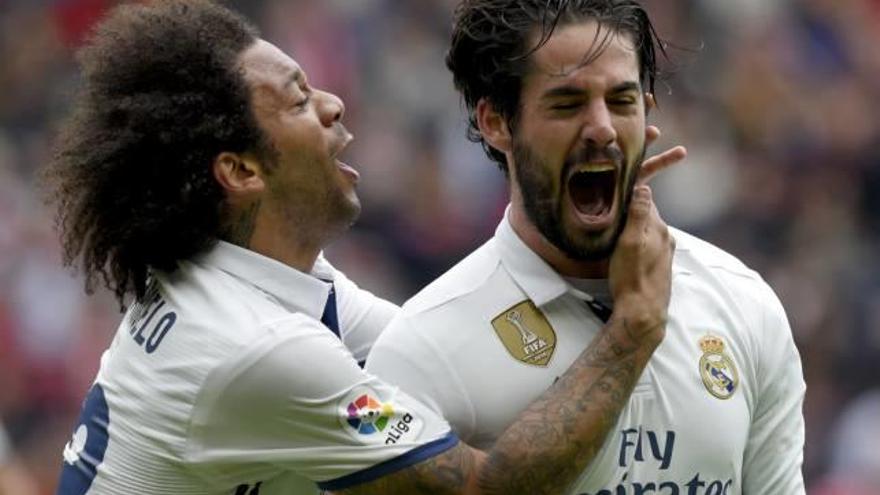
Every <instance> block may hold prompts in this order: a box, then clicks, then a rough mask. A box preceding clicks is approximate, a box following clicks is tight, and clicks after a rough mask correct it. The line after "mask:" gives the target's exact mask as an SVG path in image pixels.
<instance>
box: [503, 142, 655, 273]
mask: <svg viewBox="0 0 880 495" xmlns="http://www.w3.org/2000/svg"><path fill="white" fill-rule="evenodd" d="M645 152H646V149H645V148H644V147H642V151H641V153H640V154H639V157H638V158H637V159H636V161H635V163H634V164H633V165H632V167H630V169H629V170H631V172H630V176H629V177H627V178H626V181H627V182H626V184H625V185H624V187H625V189H624V192H625V193H624V195H623V198H622V199H623V201H621V205H620V206H618V210H619V211H618V214H617V216H616V219H615V223H614V225H612V226H611V227H609V228H611V229H613V234H612V235H611V237H609V238H608V239H607V240H605V241H604V242H603V241H601V237H603V236H604V235H605V233H606V231H602V232H599V233H597V234H595V235H590V236H589V237H590V238H591V241H588V244H589V245H585V243H583V242H579V241H578V240H577V239H574V238H573V236H571V235H569V233H567V232H566V231H565V225H564V223H563V215H562V202H563V197H562V195H563V194H565V189H566V187H567V186H566V185H565V184H563V183H561V182H560V183H559V185H558V189H556V190H558V191H559V194H558V195H555V194H554V189H555V188H554V183H555V182H559V181H561V180H562V178H563V177H566V176H567V175H568V174H567V169H568V167H569V166H568V165H566V166H564V167H563V168H564V170H562V172H561V174H560V175H559V176H557V177H553V176H551V174H550V172H549V170H550V169H549V168H548V167H546V166H545V164H544V163H542V162H541V159H540V158H538V156H537V154H535V153H534V152H533V151H532V149H531V148H530V147H529V146H528V145H525V144H523V143H521V142H520V141H519V140H514V143H513V156H514V160H515V163H516V171H517V173H516V174H514V175H515V179H514V180H516V183H517V186H518V187H519V190H520V193H521V195H522V200H523V208H524V209H525V213H526V216H527V217H528V218H529V220H530V221H531V222H532V223H533V224H534V225H535V227H536V228H537V229H538V231H539V232H540V233H541V235H542V236H544V238H545V239H547V241H549V242H550V243H551V244H552V245H553V246H555V247H556V248H557V249H559V250H560V251H562V252H563V253H564V254H565V255H566V256H568V257H569V258H571V259H573V260H576V261H602V260H605V259H607V258H609V257H610V256H611V253H612V252H613V251H614V247H615V246H616V245H617V239H618V238H619V237H620V234H621V232H623V228H624V227H625V226H626V219H627V216H628V214H629V205H630V201H631V200H632V193H633V189H634V187H635V182H636V178H637V177H638V170H639V168H640V167H641V164H642V162H643V161H644V158H645ZM624 168H625V167H624ZM625 171H626V170H621V173H624V172H625ZM614 194H615V196H616V195H617V194H618V193H617V191H615V193H614Z"/></svg>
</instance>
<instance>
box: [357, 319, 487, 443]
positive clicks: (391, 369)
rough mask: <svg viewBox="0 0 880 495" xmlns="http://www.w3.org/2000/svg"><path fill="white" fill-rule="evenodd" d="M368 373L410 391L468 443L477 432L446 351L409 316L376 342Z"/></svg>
mask: <svg viewBox="0 0 880 495" xmlns="http://www.w3.org/2000/svg"><path fill="white" fill-rule="evenodd" d="M366 370H367V371H368V372H369V373H371V374H375V375H376V376H377V377H379V378H380V379H382V380H385V381H387V382H388V383H392V384H394V385H397V386H399V387H400V388H401V389H403V390H406V391H407V393H409V394H410V395H412V396H413V397H414V398H416V400H418V401H420V402H422V403H423V404H425V405H427V406H429V407H431V408H432V409H434V410H435V411H436V412H437V413H438V414H440V415H442V416H443V417H444V418H445V419H446V420H447V421H449V423H450V424H451V425H453V428H454V429H455V431H456V433H457V434H458V435H459V436H460V437H461V438H462V439H463V440H465V441H468V440H469V438H468V437H469V435H470V434H471V432H472V431H473V427H474V423H475V418H474V408H473V405H472V404H471V401H470V399H469V397H468V393H467V388H466V387H465V386H464V384H463V383H462V378H461V376H460V375H459V373H458V372H457V370H456V369H455V368H454V367H453V366H451V365H450V363H449V362H448V361H447V359H446V352H442V351H441V350H440V349H438V348H437V345H436V343H435V342H434V341H433V340H431V339H430V338H429V337H428V336H427V335H426V334H425V333H424V332H420V331H419V329H418V328H416V326H415V325H414V324H413V323H412V322H411V320H410V319H409V318H408V317H406V315H405V314H403V313H402V314H401V315H399V316H398V317H397V318H395V319H394V320H392V321H391V323H390V324H389V325H388V328H386V329H385V331H384V332H383V333H382V335H381V336H380V337H379V340H377V341H376V344H375V345H374V346H373V351H372V352H371V353H370V356H369V359H368V360H367V367H366Z"/></svg>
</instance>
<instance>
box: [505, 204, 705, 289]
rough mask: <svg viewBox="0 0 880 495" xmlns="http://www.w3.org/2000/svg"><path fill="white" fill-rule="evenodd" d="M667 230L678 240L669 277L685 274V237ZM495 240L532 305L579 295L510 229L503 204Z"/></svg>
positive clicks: (507, 267) (508, 218)
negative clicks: (568, 294) (683, 261)
mask: <svg viewBox="0 0 880 495" xmlns="http://www.w3.org/2000/svg"><path fill="white" fill-rule="evenodd" d="M669 232H670V234H671V235H672V236H673V237H675V239H676V241H678V242H677V243H676V246H675V251H676V257H675V258H674V259H673V263H672V274H673V277H675V276H678V275H689V274H690V273H691V272H690V270H688V269H687V268H686V267H685V266H684V265H682V263H680V262H679V259H680V258H681V257H682V253H683V252H685V253H686V252H687V251H688V247H687V242H685V241H687V240H688V238H687V236H683V235H681V232H680V231H679V230H677V229H675V228H672V227H669ZM495 240H496V242H497V246H498V253H499V257H500V258H501V263H502V264H503V265H504V268H505V269H506V270H507V272H508V273H510V276H511V277H512V278H513V280H514V281H515V282H516V283H517V285H519V287H520V288H521V289H522V290H523V291H524V292H525V293H526V295H527V296H528V297H529V299H531V300H532V302H534V303H535V305H536V306H542V305H544V304H546V303H548V302H550V301H552V300H554V299H556V298H558V297H560V296H562V295H563V294H566V293H572V294H573V295H575V296H576V297H578V298H581V296H579V295H578V292H579V291H577V290H575V289H574V288H573V287H572V286H571V284H569V283H568V281H566V280H565V279H564V278H563V277H562V276H561V275H559V273H557V272H556V270H554V269H553V267H551V266H550V265H549V264H547V262H546V261H544V259H543V258H541V257H540V256H538V254H537V253H535V252H534V251H532V249H531V248H530V247H528V246H527V245H526V243H525V242H523V240H522V239H521V238H520V237H519V235H517V233H516V232H515V231H514V230H513V226H512V225H511V224H510V205H508V206H507V209H506V210H505V212H504V218H503V219H502V220H501V223H500V224H499V225H498V228H497V229H495Z"/></svg>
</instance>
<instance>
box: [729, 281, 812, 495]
mask: <svg viewBox="0 0 880 495" xmlns="http://www.w3.org/2000/svg"><path fill="white" fill-rule="evenodd" d="M764 287H765V289H766V291H765V292H766V294H763V301H764V302H763V304H761V305H760V306H761V307H762V308H763V312H764V316H763V328H762V333H761V335H759V339H760V344H759V345H760V348H759V350H758V352H759V355H758V363H757V365H758V373H757V376H758V380H759V384H758V396H757V397H758V398H757V403H756V407H755V411H754V413H753V414H754V416H753V419H752V425H751V428H750V431H749V438H748V443H747V444H746V450H745V454H744V459H743V477H744V479H743V490H742V492H743V493H780V494H783V493H784V494H786V495H798V494H803V493H805V489H804V480H803V475H802V473H801V464H802V463H803V448H804V418H803V412H802V405H803V399H804V393H805V391H806V385H805V383H804V379H803V372H802V370H801V360H800V357H799V355H798V351H797V348H796V347H795V344H794V340H793V338H792V333H791V328H790V326H789V323H788V319H787V318H786V316H785V310H784V309H783V307H782V304H781V303H780V302H779V299H778V298H777V297H776V295H775V294H774V293H773V291H772V290H771V289H770V288H769V287H767V286H766V285H765V286H764Z"/></svg>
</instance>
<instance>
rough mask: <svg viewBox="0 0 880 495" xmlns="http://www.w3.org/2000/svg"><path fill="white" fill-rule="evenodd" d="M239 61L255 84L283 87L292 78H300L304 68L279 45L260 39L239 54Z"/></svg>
mask: <svg viewBox="0 0 880 495" xmlns="http://www.w3.org/2000/svg"><path fill="white" fill-rule="evenodd" d="M238 63H239V66H240V67H241V69H242V70H243V71H244V78H245V80H246V81H248V83H250V84H251V85H253V86H264V85H267V86H274V87H276V88H278V89H281V88H282V87H283V86H284V85H286V84H287V83H288V82H289V81H290V80H291V79H295V80H299V79H301V78H302V77H304V76H303V73H302V69H301V68H300V66H299V64H297V63H296V61H295V60H293V59H292V58H290V56H289V55H287V54H286V53H284V52H283V51H281V50H280V49H279V48H278V47H277V46H275V45H273V44H271V43H269V42H267V41H265V40H262V39H258V40H257V41H255V42H254V43H253V44H252V45H251V46H249V47H248V48H246V49H245V50H244V51H243V52H242V53H241V55H239V58H238Z"/></svg>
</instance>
